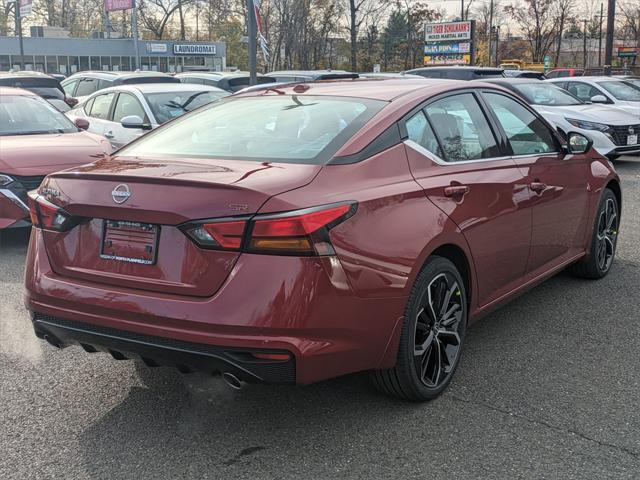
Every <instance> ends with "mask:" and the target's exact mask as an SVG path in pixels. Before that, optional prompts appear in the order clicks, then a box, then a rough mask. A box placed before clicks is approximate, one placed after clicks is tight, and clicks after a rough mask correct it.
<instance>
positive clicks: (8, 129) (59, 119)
mask: <svg viewBox="0 0 640 480" xmlns="http://www.w3.org/2000/svg"><path fill="white" fill-rule="evenodd" d="M0 118H1V119H2V121H1V122H0V136H5V135H38V134H46V133H71V132H77V131H78V128H77V127H76V126H75V125H74V124H73V123H71V121H70V120H69V119H68V118H67V117H65V116H64V115H63V114H62V113H60V112H59V111H58V110H56V109H55V108H53V107H52V106H51V105H50V104H49V103H47V101H46V100H43V99H42V98H40V97H36V96H26V95H25V96H22V95H15V96H14V95H3V96H2V101H1V102H0Z"/></svg>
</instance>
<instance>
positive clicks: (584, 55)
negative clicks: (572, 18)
mask: <svg viewBox="0 0 640 480" xmlns="http://www.w3.org/2000/svg"><path fill="white" fill-rule="evenodd" d="M582 22H583V24H584V28H583V30H582V67H583V68H587V19H586V18H585V19H584V20H582Z"/></svg>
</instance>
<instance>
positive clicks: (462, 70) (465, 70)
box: [405, 66, 504, 80]
mask: <svg viewBox="0 0 640 480" xmlns="http://www.w3.org/2000/svg"><path fill="white" fill-rule="evenodd" d="M405 73H412V74H415V75H420V76H421V77H427V78H450V79H452V80H478V79H482V78H496V77H504V70H503V69H502V68H490V67H462V66H452V67H422V68H414V69H413V70H407V71H406V72H405Z"/></svg>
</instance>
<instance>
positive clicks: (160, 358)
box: [32, 313, 296, 384]
mask: <svg viewBox="0 0 640 480" xmlns="http://www.w3.org/2000/svg"><path fill="white" fill-rule="evenodd" d="M32 321H33V328H34V330H35V334H36V336H37V337H38V338H41V339H44V340H46V341H48V342H49V343H50V344H52V345H54V346H55V347H58V348H64V347H67V346H69V345H73V344H77V345H80V346H81V347H82V348H84V350H85V351H87V352H89V353H93V352H97V351H103V352H107V353H109V354H111V355H112V356H113V358H115V359H116V360H124V359H128V358H139V359H141V360H142V361H143V362H144V363H146V364H147V365H148V366H150V367H154V366H160V365H164V366H170V367H175V368H177V369H178V370H180V371H181V372H183V373H189V372H204V373H216V372H230V373H233V374H234V375H235V376H236V377H238V378H239V379H241V380H243V381H245V382H267V383H285V384H286V383H295V380H296V369H295V357H293V356H292V355H290V353H289V352H286V351H282V350H264V349H238V348H235V349H232V348H224V347H217V346H213V345H204V344H198V343H191V342H181V341H177V340H170V339H166V338H162V337H154V336H150V335H140V334H136V333H132V332H126V331H122V330H114V329H111V328H105V327H99V326H96V325H91V324H88V323H81V322H74V321H70V320H65V319H62V318H58V317H53V316H51V315H43V314H40V313H34V314H33V315H32ZM254 353H257V354H259V353H263V354H264V353H269V354H274V353H278V354H287V355H289V360H279V361H273V360H264V359H260V358H256V357H254V356H253V354H254Z"/></svg>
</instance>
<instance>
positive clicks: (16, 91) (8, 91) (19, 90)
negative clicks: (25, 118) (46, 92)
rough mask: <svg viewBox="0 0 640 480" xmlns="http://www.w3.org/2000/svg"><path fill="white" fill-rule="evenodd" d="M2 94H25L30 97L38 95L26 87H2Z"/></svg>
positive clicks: (0, 92) (0, 89)
mask: <svg viewBox="0 0 640 480" xmlns="http://www.w3.org/2000/svg"><path fill="white" fill-rule="evenodd" d="M0 95H24V96H28V97H37V96H38V95H37V94H35V93H33V92H31V91H29V90H25V89H24V88H16V87H0Z"/></svg>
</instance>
